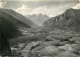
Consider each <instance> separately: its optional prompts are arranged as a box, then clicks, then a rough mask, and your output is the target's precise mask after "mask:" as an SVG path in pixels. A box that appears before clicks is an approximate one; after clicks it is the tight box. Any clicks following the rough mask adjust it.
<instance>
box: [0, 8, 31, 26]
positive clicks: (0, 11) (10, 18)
mask: <svg viewBox="0 0 80 57" xmlns="http://www.w3.org/2000/svg"><path fill="white" fill-rule="evenodd" d="M0 18H4V19H7V20H9V21H10V22H12V23H13V24H14V25H16V26H18V27H26V28H30V27H31V26H29V25H28V24H25V23H24V22H21V21H20V20H17V19H16V18H14V17H13V16H11V15H9V14H7V13H5V12H3V11H2V10H0Z"/></svg>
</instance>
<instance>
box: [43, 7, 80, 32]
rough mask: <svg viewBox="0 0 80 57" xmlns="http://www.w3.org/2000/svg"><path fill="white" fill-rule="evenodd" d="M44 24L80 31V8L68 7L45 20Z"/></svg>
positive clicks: (50, 26)
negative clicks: (59, 13)
mask: <svg viewBox="0 0 80 57" xmlns="http://www.w3.org/2000/svg"><path fill="white" fill-rule="evenodd" d="M44 26H45V27H48V28H57V29H63V30H64V29H65V30H73V31H76V32H78V31H80V10H78V9H68V10H66V11H65V12H64V13H63V14H61V15H58V16H56V17H52V18H51V19H49V20H47V21H46V22H44Z"/></svg>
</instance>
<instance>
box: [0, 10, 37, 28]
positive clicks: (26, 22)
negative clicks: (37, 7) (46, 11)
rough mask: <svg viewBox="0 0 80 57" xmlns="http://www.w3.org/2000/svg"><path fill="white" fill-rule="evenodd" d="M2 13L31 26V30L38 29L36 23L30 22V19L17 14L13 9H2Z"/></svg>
mask: <svg viewBox="0 0 80 57" xmlns="http://www.w3.org/2000/svg"><path fill="white" fill-rule="evenodd" d="M1 11H3V12H5V13H7V14H9V15H11V16H12V17H14V18H16V19H17V20H19V21H21V22H23V23H25V24H27V25H29V26H31V28H34V27H37V25H36V24H35V23H33V22H32V21H31V20H29V19H28V18H26V17H24V16H23V15H21V14H19V13H17V12H15V11H14V10H12V9H1Z"/></svg>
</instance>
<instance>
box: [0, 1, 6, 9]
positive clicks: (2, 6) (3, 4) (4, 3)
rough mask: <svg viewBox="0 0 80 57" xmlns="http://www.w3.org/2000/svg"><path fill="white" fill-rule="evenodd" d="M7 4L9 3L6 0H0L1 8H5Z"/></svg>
mask: <svg viewBox="0 0 80 57" xmlns="http://www.w3.org/2000/svg"><path fill="white" fill-rule="evenodd" d="M6 4H7V3H6V1H4V2H3V1H1V0H0V8H4V6H5V5H6Z"/></svg>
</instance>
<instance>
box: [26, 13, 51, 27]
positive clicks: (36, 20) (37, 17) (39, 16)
mask: <svg viewBox="0 0 80 57" xmlns="http://www.w3.org/2000/svg"><path fill="white" fill-rule="evenodd" d="M26 17H27V18H29V19H30V20H32V21H33V22H34V23H36V24H37V25H38V26H42V25H43V23H44V21H46V20H48V19H49V18H50V17H48V16H47V15H43V14H41V13H40V14H34V15H27V16H26Z"/></svg>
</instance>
